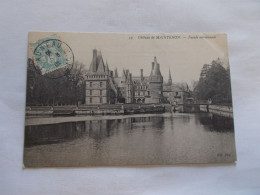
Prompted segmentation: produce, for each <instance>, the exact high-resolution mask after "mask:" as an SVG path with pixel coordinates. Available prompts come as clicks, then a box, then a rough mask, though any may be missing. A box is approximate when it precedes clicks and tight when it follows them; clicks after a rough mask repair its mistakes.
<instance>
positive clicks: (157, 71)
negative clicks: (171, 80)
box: [151, 56, 162, 76]
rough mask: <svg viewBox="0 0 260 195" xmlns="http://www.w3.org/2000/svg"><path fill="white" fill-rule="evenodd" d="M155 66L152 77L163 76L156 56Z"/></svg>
mask: <svg viewBox="0 0 260 195" xmlns="http://www.w3.org/2000/svg"><path fill="white" fill-rule="evenodd" d="M153 63H154V65H153V70H152V72H151V76H162V75H161V71H160V64H159V63H158V62H157V59H156V56H154V62H153Z"/></svg>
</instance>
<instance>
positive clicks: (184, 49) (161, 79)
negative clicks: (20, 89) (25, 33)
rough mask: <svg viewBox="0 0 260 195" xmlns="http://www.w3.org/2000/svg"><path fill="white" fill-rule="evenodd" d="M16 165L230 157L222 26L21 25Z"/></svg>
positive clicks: (232, 146) (164, 162)
mask: <svg viewBox="0 0 260 195" xmlns="http://www.w3.org/2000/svg"><path fill="white" fill-rule="evenodd" d="M26 94H27V95H26V116H25V141H24V165H25V167H28V168H30V167H84V166H129V165H130V166H133V165H172V164H176V163H185V164H187V163H232V162H235V161H236V150H235V140H234V122H233V110H232V97H231V82H230V71H229V62H228V47H227V36H226V34H204V33H198V34H116V33H107V34H105V33H60V32H59V33H58V32H30V33H29V38H28V61H27V91H26Z"/></svg>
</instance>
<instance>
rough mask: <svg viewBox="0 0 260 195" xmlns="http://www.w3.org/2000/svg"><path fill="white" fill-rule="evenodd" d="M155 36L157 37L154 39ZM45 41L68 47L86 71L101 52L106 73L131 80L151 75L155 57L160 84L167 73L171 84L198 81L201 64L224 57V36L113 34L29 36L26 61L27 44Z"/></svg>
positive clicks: (45, 34) (43, 33)
mask: <svg viewBox="0 0 260 195" xmlns="http://www.w3.org/2000/svg"><path fill="white" fill-rule="evenodd" d="M157 36H159V37H157ZM48 37H50V38H53V37H56V38H58V39H59V40H61V41H63V42H65V43H66V44H68V45H69V46H70V48H71V50H72V52H73V54H74V59H75V61H78V62H80V63H83V64H84V65H86V68H87V69H88V67H89V65H90V63H91V60H92V56H93V49H97V50H101V53H102V56H103V59H104V61H107V63H108V65H109V69H110V70H114V69H115V68H117V69H118V73H119V76H121V75H122V71H123V69H129V71H130V72H131V73H132V75H133V76H139V75H140V69H143V70H144V76H148V75H149V74H150V72H151V66H152V65H151V63H152V61H153V59H154V56H156V58H157V61H158V63H159V64H160V69H161V73H162V75H163V77H164V81H167V80H168V77H169V70H170V71H171V75H172V79H173V82H187V83H188V84H189V85H192V83H193V81H197V80H199V76H200V71H201V68H202V66H203V65H204V64H209V63H211V61H212V60H215V59H217V58H221V59H222V58H225V59H227V56H228V47H227V36H226V35H225V34H198V33H197V34H145V33H144V34H119V33H118V34H116V33H108V34H105V33H57V32H56V33H55V32H30V33H29V39H28V40H29V46H28V57H31V56H32V55H33V47H31V46H30V44H33V43H36V42H37V41H39V40H41V39H44V40H46V38H47V39H48Z"/></svg>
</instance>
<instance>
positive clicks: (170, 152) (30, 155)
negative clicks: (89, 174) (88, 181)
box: [24, 113, 236, 167]
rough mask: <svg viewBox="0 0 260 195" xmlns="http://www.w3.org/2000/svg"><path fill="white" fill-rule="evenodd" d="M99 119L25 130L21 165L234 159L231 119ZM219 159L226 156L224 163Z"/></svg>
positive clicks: (185, 116)
mask: <svg viewBox="0 0 260 195" xmlns="http://www.w3.org/2000/svg"><path fill="white" fill-rule="evenodd" d="M98 119H99V118H98V117H97V119H96V120H87V121H81V122H66V123H59V124H49V125H36V126H26V128H25V151H24V163H25V165H26V166H28V167H30V166H32V167H33V166H88V165H89V166H92V165H127V164H128V165H129V164H130V165H131V164H132V165H133V164H173V163H191V162H194V163H196V162H197V163H201V162H232V161H234V160H235V159H236V154H235V144H234V134H233V131H234V126H233V119H231V118H225V117H220V116H216V115H212V114H209V113H196V114H170V113H167V114H158V115H156V114H155V115H153V116H149V117H145V115H144V116H143V117H132V118H124V119H109V120H100V119H99V120H98ZM219 154H228V156H227V157H226V158H224V159H223V157H221V156H219ZM220 157H221V158H220ZM46 159H48V160H47V161H46ZM50 159H51V160H50Z"/></svg>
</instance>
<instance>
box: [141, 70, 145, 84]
mask: <svg viewBox="0 0 260 195" xmlns="http://www.w3.org/2000/svg"><path fill="white" fill-rule="evenodd" d="M143 73H144V70H143V69H141V81H143V80H144V74H143Z"/></svg>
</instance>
